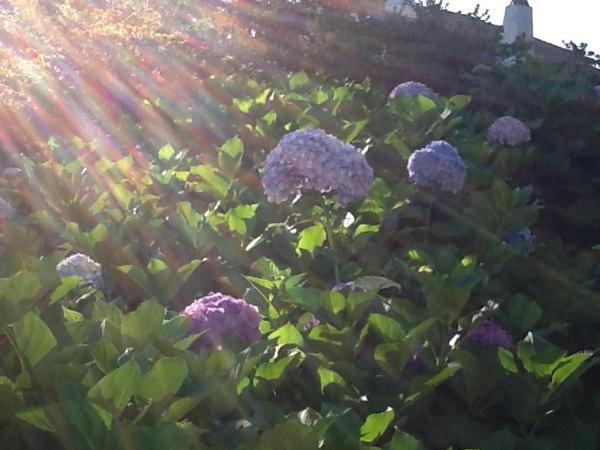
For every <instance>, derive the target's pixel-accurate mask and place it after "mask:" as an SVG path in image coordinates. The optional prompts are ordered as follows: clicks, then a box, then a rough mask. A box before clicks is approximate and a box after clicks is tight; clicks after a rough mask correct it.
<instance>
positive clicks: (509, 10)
mask: <svg viewBox="0 0 600 450" xmlns="http://www.w3.org/2000/svg"><path fill="white" fill-rule="evenodd" d="M521 36H524V38H525V40H526V41H533V9H532V8H531V7H530V6H526V5H510V6H507V7H506V11H505V13H504V32H503V35H502V41H503V42H505V43H507V44H512V43H513V42H515V41H516V40H517V38H519V37H521Z"/></svg>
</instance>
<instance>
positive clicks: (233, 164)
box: [219, 136, 244, 173]
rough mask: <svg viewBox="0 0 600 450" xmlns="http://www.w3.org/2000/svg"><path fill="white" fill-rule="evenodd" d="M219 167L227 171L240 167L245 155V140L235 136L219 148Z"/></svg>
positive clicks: (230, 171) (231, 171) (233, 170)
mask: <svg viewBox="0 0 600 450" xmlns="http://www.w3.org/2000/svg"><path fill="white" fill-rule="evenodd" d="M219 150H220V151H219V167H221V169H223V170H224V171H225V172H226V173H233V172H235V171H236V170H237V169H239V167H240V164H241V162H242V158H243V156H244V142H243V141H242V140H241V139H240V138H239V137H238V136H235V137H233V138H231V139H229V140H228V141H227V142H225V143H224V144H223V145H222V146H221V147H220V149H219Z"/></svg>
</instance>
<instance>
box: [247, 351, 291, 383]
mask: <svg viewBox="0 0 600 450" xmlns="http://www.w3.org/2000/svg"><path fill="white" fill-rule="evenodd" d="M293 359H294V358H293V357H292V356H288V357H286V358H282V359H280V360H278V361H275V362H270V363H265V364H261V365H260V366H258V368H257V369H256V373H255V377H257V378H263V379H265V380H270V381H274V380H278V379H279V378H281V376H282V375H283V372H285V370H286V369H287V368H288V367H289V365H290V364H291V363H292V361H293Z"/></svg>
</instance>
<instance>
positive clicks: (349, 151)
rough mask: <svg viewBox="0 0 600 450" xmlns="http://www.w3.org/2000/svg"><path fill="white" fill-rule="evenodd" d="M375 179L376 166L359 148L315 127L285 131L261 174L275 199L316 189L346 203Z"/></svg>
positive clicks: (359, 196)
mask: <svg viewBox="0 0 600 450" xmlns="http://www.w3.org/2000/svg"><path fill="white" fill-rule="evenodd" d="M372 183H373V169H372V168H371V167H370V166H369V164H368V163H367V160H366V159H365V157H364V156H363V155H362V154H361V153H360V152H359V151H358V150H357V149H356V148H354V147H353V146H351V145H349V144H346V143H344V142H342V141H340V140H339V139H337V138H336V137H334V136H331V135H329V134H327V133H325V132H324V131H323V130H316V129H309V130H299V131H294V132H292V133H288V134H286V135H285V136H284V137H283V138H282V139H281V141H280V142H279V144H278V145H277V147H275V149H273V150H272V151H271V152H270V153H269V155H268V156H267V160H266V162H265V172H264V175H263V177H262V184H263V187H264V188H265V192H266V194H267V198H268V199H269V201H270V202H274V203H282V202H285V201H287V200H289V199H290V198H294V197H295V196H296V195H298V194H299V193H300V192H301V191H302V190H313V191H317V192H320V193H321V194H325V195H328V196H331V197H332V198H333V199H334V200H336V201H338V202H339V203H341V204H342V205H344V206H346V205H348V204H349V203H351V202H353V201H355V200H361V199H364V198H365V197H366V196H367V194H368V193H369V189H370V188H371V184H372Z"/></svg>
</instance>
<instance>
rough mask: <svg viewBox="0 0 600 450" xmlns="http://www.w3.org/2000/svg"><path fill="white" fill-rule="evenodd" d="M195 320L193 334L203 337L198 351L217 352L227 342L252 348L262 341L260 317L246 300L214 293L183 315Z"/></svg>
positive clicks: (196, 344) (187, 309) (192, 326)
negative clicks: (239, 343)
mask: <svg viewBox="0 0 600 450" xmlns="http://www.w3.org/2000/svg"><path fill="white" fill-rule="evenodd" d="M182 314H183V315H185V316H189V317H191V319H192V324H191V330H190V331H191V332H192V333H202V335H201V336H200V338H199V339H198V340H197V341H196V343H195V344H194V345H195V347H196V348H206V349H214V348H217V347H219V346H220V345H221V344H223V342H224V341H226V340H233V341H238V342H242V343H244V344H252V343H254V342H257V341H258V340H259V339H260V331H259V329H258V326H259V324H260V315H259V314H258V309H257V308H256V307H255V306H252V305H249V304H248V303H247V302H246V301H245V300H243V299H240V298H233V297H230V296H229V295H225V294H221V293H215V292H211V293H209V294H208V295H207V296H205V297H202V298H200V299H198V300H195V301H194V302H193V303H191V304H190V305H188V306H187V307H186V308H185V309H184V310H183V312H182Z"/></svg>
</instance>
